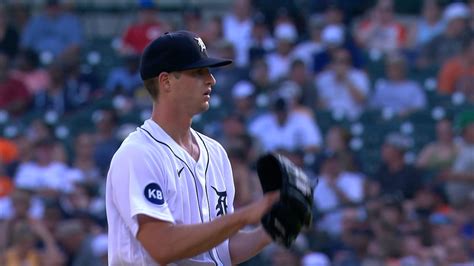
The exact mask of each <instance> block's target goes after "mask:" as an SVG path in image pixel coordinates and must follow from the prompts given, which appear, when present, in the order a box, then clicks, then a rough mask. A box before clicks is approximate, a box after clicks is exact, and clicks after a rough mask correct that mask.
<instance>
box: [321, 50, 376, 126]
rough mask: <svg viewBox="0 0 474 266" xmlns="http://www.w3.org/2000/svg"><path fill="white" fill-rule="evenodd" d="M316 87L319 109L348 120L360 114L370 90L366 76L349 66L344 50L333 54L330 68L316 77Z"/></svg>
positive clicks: (349, 60)
mask: <svg viewBox="0 0 474 266" xmlns="http://www.w3.org/2000/svg"><path fill="white" fill-rule="evenodd" d="M316 87H317V90H318V96H319V102H318V106H319V107H320V108H323V109H327V110H331V111H333V112H342V113H343V114H344V115H345V116H346V117H349V118H350V119H355V118H357V117H358V116H359V115H360V114H361V113H362V111H363V110H364V107H365V102H366V97H367V95H368V93H369V90H370V88H369V79H368V77H367V75H366V74H365V73H364V72H362V71H360V70H357V69H355V68H353V67H352V66H351V57H350V54H349V52H348V51H347V50H345V49H339V50H337V51H335V52H334V54H333V57H332V60H331V65H330V67H329V68H328V69H327V70H326V71H324V72H322V73H321V74H319V75H318V76H317V77H316Z"/></svg>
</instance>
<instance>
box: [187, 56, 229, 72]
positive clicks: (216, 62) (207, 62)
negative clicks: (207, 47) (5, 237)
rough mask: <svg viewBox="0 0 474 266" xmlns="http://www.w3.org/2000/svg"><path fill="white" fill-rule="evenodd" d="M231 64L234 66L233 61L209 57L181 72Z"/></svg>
mask: <svg viewBox="0 0 474 266" xmlns="http://www.w3.org/2000/svg"><path fill="white" fill-rule="evenodd" d="M229 64H232V60H230V59H224V58H213V57H208V58H203V59H202V60H199V61H197V62H196V63H194V64H190V65H188V66H185V67H184V68H183V69H181V70H189V69H194V68H202V67H222V66H226V65H229Z"/></svg>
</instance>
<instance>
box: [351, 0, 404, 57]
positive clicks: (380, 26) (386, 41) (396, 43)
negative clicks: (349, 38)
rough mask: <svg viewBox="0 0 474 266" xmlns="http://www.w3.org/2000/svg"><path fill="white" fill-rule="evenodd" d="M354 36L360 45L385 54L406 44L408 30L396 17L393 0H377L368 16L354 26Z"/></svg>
mask: <svg viewBox="0 0 474 266" xmlns="http://www.w3.org/2000/svg"><path fill="white" fill-rule="evenodd" d="M354 36H355V38H356V41H357V43H358V44H359V45H360V46H361V47H363V48H365V49H367V50H369V51H378V52H381V53H385V54H387V53H391V52H393V51H396V50H397V49H400V48H404V47H405V46H406V42H407V38H408V32H407V29H406V28H405V26H404V25H403V24H402V23H400V22H399V21H398V20H397V19H396V14H395V13H394V10H393V0H378V1H377V4H376V5H375V7H374V8H373V9H372V10H371V12H370V17H369V18H368V19H366V20H362V21H361V22H360V23H359V25H358V26H357V27H356V29H355V35H354Z"/></svg>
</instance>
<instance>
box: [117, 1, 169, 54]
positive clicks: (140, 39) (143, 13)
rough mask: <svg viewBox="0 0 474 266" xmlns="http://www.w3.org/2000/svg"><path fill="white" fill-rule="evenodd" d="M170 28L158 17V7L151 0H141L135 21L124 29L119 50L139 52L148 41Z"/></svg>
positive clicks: (130, 52)
mask: <svg viewBox="0 0 474 266" xmlns="http://www.w3.org/2000/svg"><path fill="white" fill-rule="evenodd" d="M170 29H171V27H170V26H169V25H168V24H167V23H165V22H163V21H161V20H160V19H159V18H158V9H157V7H156V5H155V4H154V3H153V1H152V0H142V1H140V4H139V12H138V18H137V21H136V22H135V23H133V24H131V25H129V26H128V28H127V29H126V30H125V33H124V35H123V36H122V43H121V46H120V49H119V52H120V53H121V54H124V55H129V54H141V53H142V52H143V49H145V46H146V45H147V44H148V43H150V42H151V41H152V40H154V39H156V38H157V37H159V36H160V35H162V34H163V33H165V32H167V31H169V30H170Z"/></svg>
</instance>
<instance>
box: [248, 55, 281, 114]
mask: <svg viewBox="0 0 474 266" xmlns="http://www.w3.org/2000/svg"><path fill="white" fill-rule="evenodd" d="M250 81H251V82H252V83H253V84H254V85H255V90H256V94H257V106H258V107H267V106H268V105H269V101H270V100H269V96H270V95H271V94H272V93H273V92H274V91H275V88H276V86H277V84H276V83H275V82H273V81H272V80H270V77H269V73H268V64H267V62H266V61H265V60H264V59H258V60H256V61H254V62H253V63H252V65H251V67H250Z"/></svg>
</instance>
